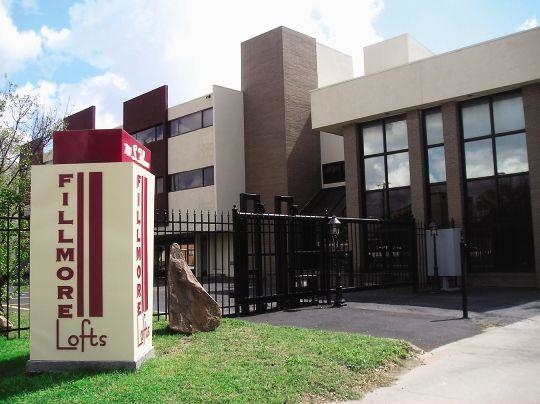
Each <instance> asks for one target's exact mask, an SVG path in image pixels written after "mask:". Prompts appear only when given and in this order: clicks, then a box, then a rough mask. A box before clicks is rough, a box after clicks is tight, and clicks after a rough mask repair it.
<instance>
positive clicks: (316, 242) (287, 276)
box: [233, 210, 418, 314]
mask: <svg viewBox="0 0 540 404" xmlns="http://www.w3.org/2000/svg"><path fill="white" fill-rule="evenodd" d="M233 221H234V229H235V232H234V248H235V249H234V262H235V264H236V265H235V271H236V276H235V284H234V289H235V297H236V301H235V304H236V313H238V314H248V313H251V312H253V311H256V312H261V311H265V310H267V309H272V308H283V307H290V306H296V305H298V304H302V303H313V302H326V303H330V301H331V295H332V293H334V290H335V288H336V286H337V285H338V284H340V285H341V286H342V288H343V290H360V289H368V288H377V287H392V286H401V285H413V284H415V282H417V279H418V275H417V268H418V260H417V244H416V232H417V228H416V227H415V225H414V222H413V221H408V222H391V221H382V220H370V219H353V218H339V221H340V222H341V226H340V232H339V234H334V235H332V234H331V232H330V228H329V224H328V222H329V218H328V217H325V216H303V215H284V214H267V213H248V212H239V211H237V210H233Z"/></svg>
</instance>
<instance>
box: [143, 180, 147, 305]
mask: <svg viewBox="0 0 540 404" xmlns="http://www.w3.org/2000/svg"><path fill="white" fill-rule="evenodd" d="M142 190H143V194H142V198H143V203H142V208H143V209H142V214H143V220H142V226H141V227H142V242H143V263H142V264H143V311H147V310H148V237H147V233H148V227H147V226H148V224H147V221H148V179H147V178H146V177H143V189H142Z"/></svg>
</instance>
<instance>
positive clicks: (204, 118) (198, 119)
mask: <svg viewBox="0 0 540 404" xmlns="http://www.w3.org/2000/svg"><path fill="white" fill-rule="evenodd" d="M213 124H214V109H213V108H208V109H205V110H203V111H197V112H194V113H192V114H189V115H185V116H182V117H180V118H177V119H174V120H172V121H170V122H169V127H170V136H171V137H173V136H178V135H183V134H184V133H188V132H193V131H195V130H198V129H201V128H206V127H208V126H212V125H213Z"/></svg>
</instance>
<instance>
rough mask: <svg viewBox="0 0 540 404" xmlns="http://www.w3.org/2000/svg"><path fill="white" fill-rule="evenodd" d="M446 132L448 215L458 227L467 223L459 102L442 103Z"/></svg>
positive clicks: (444, 129)
mask: <svg viewBox="0 0 540 404" xmlns="http://www.w3.org/2000/svg"><path fill="white" fill-rule="evenodd" d="M441 110H442V120H443V134H444V154H445V160H446V191H447V194H448V217H449V219H450V220H452V219H453V220H454V223H455V225H456V227H463V226H464V223H465V207H464V195H465V194H464V189H463V167H462V165H461V162H462V152H461V137H460V136H461V135H460V131H459V111H458V104H457V103H455V102H448V103H446V104H443V105H442V108H441Z"/></svg>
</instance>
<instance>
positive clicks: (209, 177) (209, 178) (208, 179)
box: [203, 166, 214, 187]
mask: <svg viewBox="0 0 540 404" xmlns="http://www.w3.org/2000/svg"><path fill="white" fill-rule="evenodd" d="M208 185H214V166H211V167H205V168H203V186H205V187H206V186H208Z"/></svg>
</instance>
